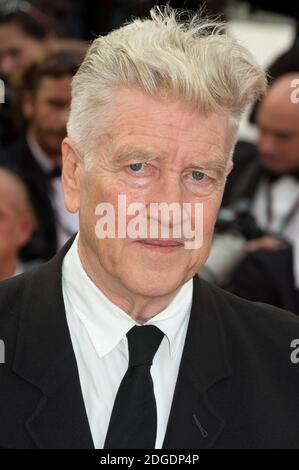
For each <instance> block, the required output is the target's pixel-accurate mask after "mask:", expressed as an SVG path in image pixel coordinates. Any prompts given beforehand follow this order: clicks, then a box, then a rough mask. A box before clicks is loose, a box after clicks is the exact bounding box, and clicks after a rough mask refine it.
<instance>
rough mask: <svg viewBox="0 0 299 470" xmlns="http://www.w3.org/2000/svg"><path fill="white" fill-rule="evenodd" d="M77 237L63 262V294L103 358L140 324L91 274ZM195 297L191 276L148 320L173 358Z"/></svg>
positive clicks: (73, 313) (72, 313)
mask: <svg viewBox="0 0 299 470" xmlns="http://www.w3.org/2000/svg"><path fill="white" fill-rule="evenodd" d="M78 238H79V234H78V235H77V237H76V239H75V241H74V243H73V245H72V246H71V248H70V250H69V251H68V253H67V254H66V256H65V259H64V262H63V269H62V279H63V293H64V296H67V299H68V304H69V305H70V307H71V312H69V314H70V315H78V316H79V318H80V320H81V322H82V323H83V325H84V326H85V328H86V330H87V332H88V335H89V337H90V340H91V341H92V343H93V345H94V348H95V350H96V351H97V354H98V356H99V357H104V356H105V355H106V354H108V353H109V352H111V351H112V350H113V349H114V348H115V347H116V346H117V345H118V343H119V342H120V341H121V340H122V339H123V338H124V337H125V336H126V334H127V333H128V331H129V330H130V329H131V328H133V327H134V326H135V325H138V323H137V322H136V321H135V320H133V319H132V318H131V317H130V316H129V315H128V314H127V313H126V312H124V311H123V310H122V309H120V308H119V307H117V306H116V305H115V304H113V303H112V302H111V301H110V300H109V299H108V298H107V297H106V296H105V295H104V294H103V293H102V291H101V290H100V289H98V288H97V287H96V285H95V284H94V283H93V282H92V281H91V279H90V278H89V277H88V275H87V274H86V272H85V270H84V268H83V266H82V263H81V260H80V257H79V254H78ZM192 296H193V281H192V279H191V280H190V281H188V282H187V283H186V284H184V285H183V286H182V288H181V289H180V291H179V292H178V294H177V295H176V296H175V298H174V299H173V300H172V302H171V303H170V304H169V305H168V307H167V308H166V309H164V310H163V311H162V312H160V313H159V314H157V315H156V316H155V317H153V318H152V319H151V320H149V321H148V322H147V323H146V325H155V326H157V328H159V329H160V330H161V331H162V332H163V333H164V334H165V336H166V338H167V340H168V345H169V353H170V357H171V358H173V357H174V356H175V355H176V353H177V351H178V347H179V344H180V341H179V340H180V333H181V332H182V331H183V326H184V325H185V322H187V321H188V319H189V316H190V311H191V305H192Z"/></svg>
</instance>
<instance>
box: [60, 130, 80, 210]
mask: <svg viewBox="0 0 299 470" xmlns="http://www.w3.org/2000/svg"><path fill="white" fill-rule="evenodd" d="M82 170H83V159H82V157H81V156H80V155H78V152H77V151H76V150H75V148H74V146H73V143H72V142H71V140H70V139H69V138H65V139H64V141H63V142H62V177H61V180H62V186H63V192H64V201H65V205H66V208H67V209H68V210H69V211H70V212H73V213H75V212H78V210H79V209H80V174H82Z"/></svg>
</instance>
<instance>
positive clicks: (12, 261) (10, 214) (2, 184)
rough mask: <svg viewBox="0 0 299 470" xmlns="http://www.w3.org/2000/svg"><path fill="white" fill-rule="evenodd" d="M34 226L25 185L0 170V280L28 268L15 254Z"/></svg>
mask: <svg viewBox="0 0 299 470" xmlns="http://www.w3.org/2000/svg"><path fill="white" fill-rule="evenodd" d="M34 225H35V218H34V214H33V212H32V208H31V205H30V201H29V196H28V193H27V190H26V187H25V185H24V184H23V182H22V181H21V180H20V179H19V178H18V177H17V176H16V175H15V174H14V173H11V172H10V171H8V170H6V169H3V168H2V169H0V280H1V281H2V280H4V279H8V278H10V277H13V276H15V275H17V274H21V273H23V272H24V271H25V270H27V269H28V268H29V265H26V264H22V263H21V261H20V259H19V253H20V250H21V248H22V247H23V246H24V245H25V244H26V243H27V242H28V240H30V238H31V235H32V232H33V230H34ZM30 267H31V265H30Z"/></svg>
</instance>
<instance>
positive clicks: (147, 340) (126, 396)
mask: <svg viewBox="0 0 299 470" xmlns="http://www.w3.org/2000/svg"><path fill="white" fill-rule="evenodd" d="M163 336H164V333H162V331H160V330H159V329H158V328H156V327H155V326H153V325H148V326H134V327H133V328H132V329H131V330H130V331H129V332H128V333H127V338H128V345H129V367H128V370H127V372H126V374H125V376H124V378H123V380H122V382H121V384H120V387H119V389H118V392H117V395H116V399H115V402H114V406H113V410H112V414H111V418H110V423H109V427H108V432H107V436H106V441H105V446H104V448H105V449H154V448H155V443H156V434H157V408H156V400H155V395H154V386H153V380H152V377H151V373H150V369H151V365H152V362H153V359H154V356H155V354H156V352H157V350H158V347H159V345H160V343H161V341H162V339H163Z"/></svg>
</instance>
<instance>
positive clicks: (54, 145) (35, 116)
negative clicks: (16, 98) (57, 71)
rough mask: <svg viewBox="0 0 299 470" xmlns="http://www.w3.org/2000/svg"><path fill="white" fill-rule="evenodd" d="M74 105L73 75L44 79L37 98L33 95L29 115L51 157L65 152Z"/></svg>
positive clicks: (40, 140)
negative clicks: (72, 94)
mask: <svg viewBox="0 0 299 470" xmlns="http://www.w3.org/2000/svg"><path fill="white" fill-rule="evenodd" d="M70 104H71V77H70V76H65V77H62V78H57V79H56V78H50V77H46V78H43V79H42V81H41V83H40V84H39V87H38V90H37V91H36V93H35V95H34V96H33V97H31V96H29V97H28V100H27V102H26V106H25V114H26V117H27V118H28V120H29V122H30V129H31V131H32V132H33V134H34V136H35V138H36V139H37V141H38V143H39V145H40V146H41V148H42V149H43V150H44V151H45V152H46V153H47V155H48V156H49V157H50V158H51V157H53V158H56V157H57V155H60V153H61V143H62V141H63V139H64V137H65V136H66V124H67V120H68V115H69V112H70Z"/></svg>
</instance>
